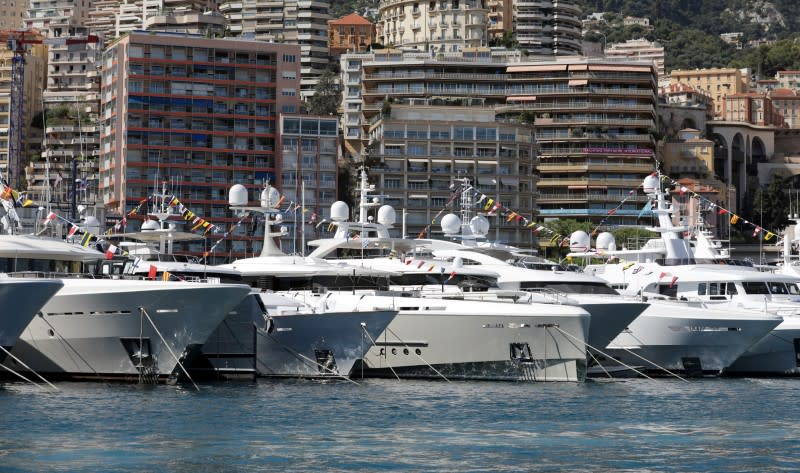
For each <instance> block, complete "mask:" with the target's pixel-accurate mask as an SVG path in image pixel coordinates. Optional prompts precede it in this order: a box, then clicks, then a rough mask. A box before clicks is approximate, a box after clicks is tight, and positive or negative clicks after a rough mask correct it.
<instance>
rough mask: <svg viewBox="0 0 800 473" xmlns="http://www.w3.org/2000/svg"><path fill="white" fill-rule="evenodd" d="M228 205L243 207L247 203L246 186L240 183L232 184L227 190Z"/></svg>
mask: <svg viewBox="0 0 800 473" xmlns="http://www.w3.org/2000/svg"><path fill="white" fill-rule="evenodd" d="M228 205H230V206H231V207H243V206H245V205H247V188H246V187H245V186H243V185H241V184H234V185H232V186H231V188H230V189H229V190H228Z"/></svg>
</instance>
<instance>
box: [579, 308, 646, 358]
mask: <svg viewBox="0 0 800 473" xmlns="http://www.w3.org/2000/svg"><path fill="white" fill-rule="evenodd" d="M570 297H573V296H572V295H570ZM578 301H579V304H578V305H579V307H581V308H582V309H583V310H585V311H586V312H588V313H589V314H591V316H592V323H591V325H590V327H589V340H588V342H587V343H588V344H589V346H590V347H595V348H600V349H602V348H603V347H605V346H607V345H608V344H609V343H611V341H612V340H614V338H616V337H617V335H619V334H620V333H621V332H622V331H623V330H625V329H626V328H628V327H629V326H630V324H632V323H633V321H634V320H636V318H637V317H639V315H641V314H642V312H644V311H645V310H646V309H647V307H648V304H646V303H639V302H628V303H626V302H621V301H619V300H613V301H612V300H609V301H608V302H605V301H592V302H589V301H588V300H584V299H581V298H578Z"/></svg>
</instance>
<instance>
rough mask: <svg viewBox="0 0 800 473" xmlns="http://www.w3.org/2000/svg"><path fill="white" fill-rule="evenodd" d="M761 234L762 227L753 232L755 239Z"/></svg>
mask: <svg viewBox="0 0 800 473" xmlns="http://www.w3.org/2000/svg"><path fill="white" fill-rule="evenodd" d="M759 233H761V227H756V229H755V230H753V238H755V237H756V236H758V234H759Z"/></svg>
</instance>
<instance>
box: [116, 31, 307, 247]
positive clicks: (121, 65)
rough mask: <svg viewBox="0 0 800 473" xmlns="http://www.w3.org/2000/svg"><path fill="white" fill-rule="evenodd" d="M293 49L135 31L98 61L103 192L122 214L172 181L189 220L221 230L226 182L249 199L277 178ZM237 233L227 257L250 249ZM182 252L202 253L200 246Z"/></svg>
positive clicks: (293, 78)
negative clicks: (243, 189) (244, 190)
mask: <svg viewBox="0 0 800 473" xmlns="http://www.w3.org/2000/svg"><path fill="white" fill-rule="evenodd" d="M299 59H300V47H299V46H297V45H291V44H279V43H272V44H270V43H265V42H258V41H246V40H237V39H208V38H204V37H202V36H196V35H186V34H167V33H156V34H153V33H139V32H134V33H130V34H128V35H126V36H125V37H123V38H120V39H118V40H117V41H116V42H114V43H112V44H111V45H110V46H109V47H108V48H107V49H106V51H105V52H104V54H103V66H104V67H103V88H102V102H101V107H102V118H103V125H104V131H103V134H102V136H101V163H100V192H101V195H102V198H103V201H104V202H105V203H106V205H107V206H109V207H111V208H113V209H115V210H116V211H117V212H118V213H119V214H121V215H124V214H125V212H126V211H128V210H130V209H131V208H133V207H135V206H136V205H137V204H138V202H139V201H140V200H141V199H143V198H146V197H147V196H148V195H149V194H150V193H151V192H152V187H153V185H154V183H156V182H160V181H169V182H171V183H172V187H173V189H172V191H173V192H174V193H175V194H176V195H177V196H178V197H179V199H180V200H181V202H183V203H184V204H185V205H186V206H187V207H189V208H190V209H191V210H192V212H194V213H195V214H197V215H201V216H203V218H205V219H207V220H208V221H210V222H212V223H214V224H219V225H221V226H226V225H230V223H231V222H232V221H235V219H234V218H233V217H232V216H231V215H230V212H229V210H228V208H227V203H228V201H227V191H228V188H229V187H230V186H231V185H232V184H233V183H241V184H243V185H245V186H246V187H247V188H248V189H250V190H251V199H252V200H256V199H257V196H258V192H260V191H261V189H262V183H263V182H264V180H267V179H269V180H270V181H272V182H275V178H276V175H277V174H278V162H279V157H278V155H277V151H276V150H277V146H276V145H277V143H278V139H277V133H278V132H277V127H278V123H277V121H278V114H279V113H281V112H287V111H295V112H296V111H297V109H298V107H299V95H298V90H299V88H300V81H299V76H300V62H299ZM236 232H237V234H236V235H235V237H234V238H233V239H232V241H231V242H228V243H227V244H226V245H227V246H226V247H225V250H224V251H225V252H226V255H227V252H228V251H230V252H232V254H234V255H244V254H245V252H250V251H253V250H257V249H258V248H257V247H259V246H260V243H258V239H256V240H255V241H253V242H252V243H253V245H252V246H248V242H249V241H250V239H249V238H247V237H245V236H244V235H241V234H240V233H238V232H239V230H238V229H237V231H236ZM187 250H188V251H190V252H194V253H196V254H202V252H203V244H202V243H192V244H190V245H189V247H188V248H187Z"/></svg>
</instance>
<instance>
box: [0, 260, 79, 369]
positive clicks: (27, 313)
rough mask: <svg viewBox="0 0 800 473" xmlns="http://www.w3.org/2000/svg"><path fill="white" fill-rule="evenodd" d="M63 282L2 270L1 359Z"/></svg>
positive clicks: (0, 290) (0, 295)
mask: <svg viewBox="0 0 800 473" xmlns="http://www.w3.org/2000/svg"><path fill="white" fill-rule="evenodd" d="M63 285H64V284H63V283H62V282H61V281H58V280H47V279H18V278H11V277H8V276H7V275H5V274H0V307H2V309H1V310H2V312H0V347H2V350H0V363H2V362H3V361H4V360H5V358H6V355H7V352H8V351H10V350H11V349H12V348H14V345H15V344H16V343H17V339H19V336H20V334H22V331H23V330H24V329H25V327H27V326H28V324H29V323H30V321H31V319H33V317H34V316H35V315H36V314H37V313H38V312H39V309H41V308H42V306H43V305H45V303H47V301H49V300H50V298H51V297H53V295H54V294H55V293H56V292H58V290H59V289H61V287H62V286H63Z"/></svg>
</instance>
